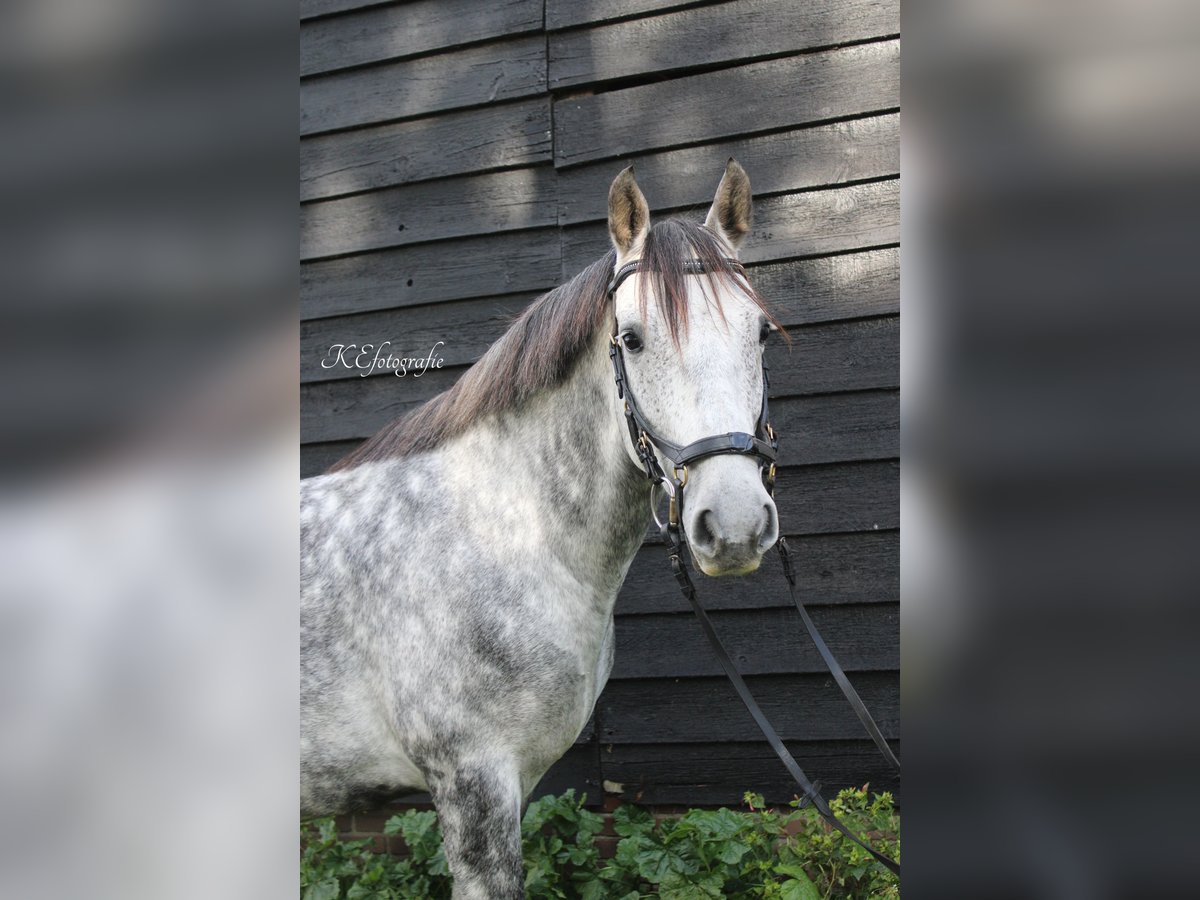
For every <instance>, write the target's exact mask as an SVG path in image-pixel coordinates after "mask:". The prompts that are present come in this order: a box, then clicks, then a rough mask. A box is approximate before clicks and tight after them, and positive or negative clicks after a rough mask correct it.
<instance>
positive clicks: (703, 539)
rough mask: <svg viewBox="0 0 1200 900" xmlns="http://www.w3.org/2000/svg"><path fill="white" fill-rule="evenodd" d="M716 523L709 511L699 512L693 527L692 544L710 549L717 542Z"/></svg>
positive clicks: (711, 512)
mask: <svg viewBox="0 0 1200 900" xmlns="http://www.w3.org/2000/svg"><path fill="white" fill-rule="evenodd" d="M716 526H717V523H716V519H715V518H714V517H713V511H712V510H711V509H705V510H701V511H700V514H699V515H698V516H696V522H695V525H694V526H693V530H694V532H695V533H694V534H693V535H692V543H693V544H696V545H698V546H700V547H711V546H712V545H713V544H715V543H716V542H717V527H716Z"/></svg>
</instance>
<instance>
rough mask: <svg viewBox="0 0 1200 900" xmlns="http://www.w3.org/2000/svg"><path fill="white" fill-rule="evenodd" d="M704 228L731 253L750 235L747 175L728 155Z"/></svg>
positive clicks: (748, 181)
mask: <svg viewBox="0 0 1200 900" xmlns="http://www.w3.org/2000/svg"><path fill="white" fill-rule="evenodd" d="M704 225H705V227H706V228H708V229H709V230H711V231H715V232H716V233H717V234H719V235H721V237H723V238H725V241H726V243H728V244H729V246H730V247H732V248H733V250H734V252H735V253H736V252H737V249H738V248H739V247H741V246H742V243H743V242H744V241H745V240H746V235H748V234H749V233H750V176H749V175H747V174H746V170H745V169H743V168H742V167H741V166H740V165H739V164H738V161H737V160H736V159H734V158H733V157H732V156H731V157H729V162H728V163H727V164H726V166H725V174H724V176H722V178H721V183H720V184H719V185H717V196H716V198H715V199H714V200H713V205H712V207H711V208H710V209H709V211H708V216H707V218H705V220H704Z"/></svg>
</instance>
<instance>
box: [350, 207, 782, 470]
mask: <svg viewBox="0 0 1200 900" xmlns="http://www.w3.org/2000/svg"><path fill="white" fill-rule="evenodd" d="M727 256H728V249H727V248H726V246H725V244H724V243H723V242H722V240H721V239H720V238H719V237H717V235H716V234H714V233H713V232H712V231H709V230H708V229H707V228H705V227H704V226H703V225H700V224H698V223H694V222H687V221H684V220H682V219H667V220H665V221H662V222H659V223H657V224H655V225H654V226H652V227H651V229H650V231H649V234H648V235H647V237H646V241H645V244H644V245H643V249H642V254H641V260H642V270H641V271H642V273H643V275H644V276H648V277H643V278H642V279H641V280H640V281H641V288H640V294H639V301H640V303H641V307H642V314H643V316H644V315H645V309H646V304H647V302H648V299H649V298H648V294H649V290H648V287H649V288H652V289H653V291H652V292H653V295H654V297H655V298H656V301H657V306H658V309H659V312H660V314H661V315H662V317H663V319H664V320H665V322H666V323H667V327H668V329H669V331H670V334H671V337H672V339H673V340H674V341H675V342H676V344H678V342H679V338H680V336H681V335H682V334H684V333H685V332H686V331H687V324H688V323H687V317H688V303H687V297H688V289H687V281H686V280H685V279H686V278H687V277H688V276H689V275H690V274H692V273H689V272H687V271H685V269H684V267H683V263H684V261H685V260H688V259H698V260H700V261H701V262H702V263H703V264H704V266H705V269H706V270H707V275H706V276H705V277H706V280H707V289H708V290H707V291H706V296H708V297H709V300H710V302H711V303H713V304H714V305H715V306H716V308H717V309H718V310H720V300H719V297H720V293H719V291H718V289H717V288H718V283H719V282H724V283H727V284H736V285H737V286H738V287H739V288H740V289H741V290H742V291H743V292H745V293H746V294H748V295H749V297H750V298H751V299H752V300H753V301H754V302H755V303H757V304H758V305H759V307H760V308H762V309H763V311H764V312H766V313H767V315H768V317H770V313H769V311H767V310H766V307H765V306H764V304H763V301H762V299H761V298H760V297H759V296H758V294H757V293H755V291H754V289H753V288H752V287H751V286H750V284H749V282H748V281H746V279H745V275H744V273H743V271H742V269H741V267H740V266H737V265H734V264H731V263H730V262H729V261H728V260H727ZM615 264H616V253H615V251H612V250H610V251H609V252H608V253H606V254H605V255H604V256H603V257H602V258H601V259H599V260H597V261H596V262H594V263H592V264H591V265H590V266H588V267H587V268H586V269H584V270H583V271H582V272H580V273H579V274H578V275H576V276H575V277H574V278H572V279H571V280H570V281H568V282H566V283H565V284H563V285H561V286H559V287H556V288H555V289H554V290H552V291H550V292H549V293H546V294H543V295H542V296H541V297H539V298H538V299H537V300H535V301H533V303H531V304H530V305H529V307H528V308H527V309H526V310H525V311H524V312H523V313H521V315H520V316H518V317H517V318H516V320H515V321H514V322H513V324H512V325H511V326H510V327H509V329H508V331H506V332H505V333H504V335H503V337H501V338H500V340H498V341H496V343H495V344H493V345H492V346H491V347H490V348H488V350H487V352H486V353H484V355H483V356H482V357H480V359H479V361H478V362H476V363H475V365H473V366H472V367H471V368H470V369H469V370H468V371H467V372H466V374H465V375H463V376H462V378H460V379H459V380H458V381H457V382H456V383H455V384H454V386H453V387H451V388H450V389H449V390H447V391H444V392H443V393H441V394H439V395H438V396H436V397H434V398H433V399H432V400H429V401H428V402H427V403H425V404H423V405H422V406H420V407H418V408H417V409H415V410H413V411H412V412H410V413H408V414H406V415H404V416H402V417H400V418H399V419H396V420H395V421H393V422H391V423H389V424H388V425H386V426H384V428H383V429H382V430H381V431H380V432H379V433H378V434H376V435H375V436H374V437H372V438H369V439H368V440H367V441H365V442H364V443H363V444H361V445H360V446H359V447H358V448H356V449H355V450H354V451H353V452H351V453H350V454H349V455H347V456H345V457H343V458H342V459H341V460H339V461H338V462H336V463H334V464H333V466H331V467H330V468H329V471H330V472H337V471H341V470H344V469H352V468H354V467H355V466H359V465H362V464H363V463H367V462H373V461H375V460H382V459H390V458H394V457H399V456H409V455H411V454H414V453H421V452H423V451H426V450H432V449H433V448H435V447H437V446H439V445H440V444H443V443H445V442H446V441H447V440H449V439H451V438H453V437H455V436H456V435H459V434H461V433H462V432H463V431H465V430H466V429H467V428H468V427H469V426H470V425H471V424H472V423H474V422H476V421H477V420H479V419H480V418H482V417H483V416H486V415H489V414H491V413H497V412H501V411H503V410H507V409H512V408H515V407H517V406H519V405H520V404H522V403H523V402H525V401H526V400H527V399H529V398H530V397H532V396H534V395H535V394H537V393H538V392H540V391H542V390H544V389H546V388H549V387H553V386H554V385H556V384H559V383H560V382H562V381H563V379H565V378H566V377H567V376H568V375H569V374H570V372H571V370H572V368H573V367H574V365H575V363H576V361H577V360H578V359H579V357H580V356H581V355H582V354H583V352H584V350H585V349H586V348H587V346H588V345H589V344H590V342H591V340H592V338H593V337H594V335H595V334H596V330H597V329H598V328H601V327H607V324H608V323H609V322H610V321H611V311H610V308H609V304H608V294H607V287H608V283H609V281H610V280H611V279H612V276H613V268H614V266H615ZM693 277H694V276H693ZM771 318H772V321H774V318H773V317H771Z"/></svg>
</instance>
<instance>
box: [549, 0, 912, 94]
mask: <svg viewBox="0 0 1200 900" xmlns="http://www.w3.org/2000/svg"><path fill="white" fill-rule="evenodd" d="M899 32H900V3H899V2H898V0H875V2H863V0H810V2H809V3H806V4H805V5H804V6H798V5H797V4H796V3H795V2H794V0H739V2H737V3H722V4H718V5H716V6H701V7H698V8H693V9H685V10H681V11H677V12H671V13H667V14H665V15H658V16H652V17H645V18H638V19H632V20H629V21H625V22H618V23H615V24H609V25H603V26H601V27H597V28H589V29H577V30H573V31H567V32H562V33H558V34H551V35H550V88H551V90H560V89H563V88H573V87H580V86H583V85H591V84H597V83H600V82H605V81H613V80H616V79H621V78H631V77H636V76H642V75H645V74H646V73H653V74H654V75H655V76H658V75H661V74H663V73H667V72H673V71H676V70H680V69H688V68H696V67H699V66H706V65H714V64H719V63H727V62H734V61H739V60H749V59H754V58H756V57H765V56H773V55H777V54H781V53H794V52H797V51H801V50H811V49H814V48H817V47H830V46H833V45H834V44H845V43H849V42H851V41H862V40H869V39H871V38H878V37H885V36H889V35H895V34H899Z"/></svg>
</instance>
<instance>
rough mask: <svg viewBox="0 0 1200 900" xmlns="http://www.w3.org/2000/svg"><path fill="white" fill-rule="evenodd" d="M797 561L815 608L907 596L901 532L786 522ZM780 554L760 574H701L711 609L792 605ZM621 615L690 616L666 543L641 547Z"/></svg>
mask: <svg viewBox="0 0 1200 900" xmlns="http://www.w3.org/2000/svg"><path fill="white" fill-rule="evenodd" d="M782 524H783V526H784V531H785V533H787V537H788V544H789V546H790V547H791V551H792V557H793V559H794V560H795V563H796V566H795V570H796V585H797V586H796V590H797V591H798V592H799V593H800V596H801V597H802V598H803V599H804V602H805V604H806V605H808V606H809V607H817V606H827V605H832V604H839V603H856V604H862V603H896V602H899V600H900V535H899V533H897V532H895V531H865V532H853V533H849V534H817V535H808V536H799V535H796V534H795V533H794V532H789V527H788V523H787V522H784V523H782ZM782 579H783V572H782V569H781V568H780V563H779V560H778V559H777V558H775V555H774V554H772V555H771V557H770V558H768V559H766V560H764V561H763V564H762V566H761V568H760V569H759V571H758V572H756V573H755V574H753V575H747V576H745V577H741V578H701V579H700V580H699V582H698V584H699V585H700V587H699V589H700V591H701V592H702V596H703V599H704V608H705V609H707V610H710V611H712V610H722V609H769V608H785V609H791V608H792V607H791V602H792V601H791V598H790V597H788V594H787V591H786V590H784V589H783V588H784V582H783V580H782ZM616 612H617V615H619V616H622V617H624V618H631V617H634V616H637V615H641V614H646V613H668V612H672V613H690V612H691V606H690V605H689V604H688V602H687V600H685V599H684V598H683V596H682V595H681V594H680V593H679V586H678V585H677V584H676V583H675V579H674V578H672V577H671V575H670V569H669V568H668V567H667V560H666V556H665V553H664V550H663V547H662V545H661V544H650V545H647V546H645V547H643V548H642V549H641V550H639V551H638V554H637V556H636V557H634V560H633V565H632V566H630V567H629V574H628V575H627V576H626V578H625V585H624V587H622V588H621V593H620V595H619V596H618V598H617V607H616Z"/></svg>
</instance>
